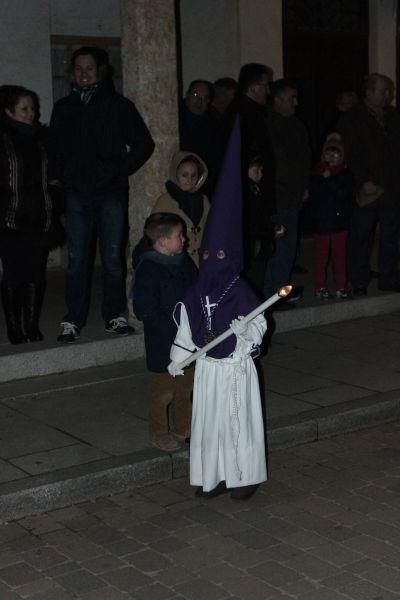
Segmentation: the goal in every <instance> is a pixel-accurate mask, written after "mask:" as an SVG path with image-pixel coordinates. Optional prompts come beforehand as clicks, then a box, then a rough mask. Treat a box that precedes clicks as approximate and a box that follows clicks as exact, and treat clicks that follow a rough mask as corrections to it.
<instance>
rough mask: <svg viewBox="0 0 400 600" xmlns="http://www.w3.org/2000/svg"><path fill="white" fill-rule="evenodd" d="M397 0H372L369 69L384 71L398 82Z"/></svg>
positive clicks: (371, 70)
mask: <svg viewBox="0 0 400 600" xmlns="http://www.w3.org/2000/svg"><path fill="white" fill-rule="evenodd" d="M396 5H397V2H395V0H370V5H369V22H370V25H369V30H370V36H369V71H370V73H383V74H384V75H387V76H388V77H390V78H391V79H393V81H394V82H396Z"/></svg>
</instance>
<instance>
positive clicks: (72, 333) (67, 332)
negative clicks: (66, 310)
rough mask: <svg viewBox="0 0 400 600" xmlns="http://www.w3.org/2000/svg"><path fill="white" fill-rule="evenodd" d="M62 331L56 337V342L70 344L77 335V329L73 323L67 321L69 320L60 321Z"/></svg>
mask: <svg viewBox="0 0 400 600" xmlns="http://www.w3.org/2000/svg"><path fill="white" fill-rule="evenodd" d="M60 325H61V327H62V332H61V333H60V335H59V336H58V338H57V342H62V343H63V344H72V343H73V342H75V340H76V339H77V338H78V337H79V329H78V327H77V326H76V325H75V323H69V321H63V322H62V323H60Z"/></svg>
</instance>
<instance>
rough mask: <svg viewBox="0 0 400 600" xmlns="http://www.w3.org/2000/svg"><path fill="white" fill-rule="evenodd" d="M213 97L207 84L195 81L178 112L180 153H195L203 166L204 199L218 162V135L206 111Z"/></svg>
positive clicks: (215, 172)
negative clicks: (205, 172) (205, 177)
mask: <svg viewBox="0 0 400 600" xmlns="http://www.w3.org/2000/svg"><path fill="white" fill-rule="evenodd" d="M213 93H214V92H213V85H212V83H211V82H210V81H206V80H203V79H195V80H194V81H192V82H191V83H190V84H189V87H188V90H187V92H186V96H185V98H184V100H183V102H182V104H181V105H180V108H179V145H180V149H181V150H186V151H187V152H194V153H195V154H197V155H198V156H200V158H201V159H202V160H204V162H205V163H206V165H207V169H208V178H207V182H206V185H205V187H204V188H203V189H204V192H205V193H206V194H207V195H210V194H211V191H212V189H213V187H214V185H215V182H216V178H217V175H218V168H219V163H220V160H221V158H220V155H221V150H220V144H219V141H218V131H216V128H215V125H214V122H213V119H212V117H211V115H210V113H209V111H208V107H209V104H210V101H211V100H212V98H213Z"/></svg>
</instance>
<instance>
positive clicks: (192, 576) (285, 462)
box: [0, 424, 400, 600]
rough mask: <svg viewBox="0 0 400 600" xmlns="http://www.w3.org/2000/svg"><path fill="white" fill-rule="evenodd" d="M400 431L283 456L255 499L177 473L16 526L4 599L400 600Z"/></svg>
mask: <svg viewBox="0 0 400 600" xmlns="http://www.w3.org/2000/svg"><path fill="white" fill-rule="evenodd" d="M399 428H400V425H399V424H390V425H385V426H381V427H379V428H375V429H370V430H368V431H364V432H359V433H353V434H347V435H342V436H339V437H335V438H332V439H331V440H326V441H322V442H317V443H314V444H308V445H304V446H299V447H297V448H294V449H291V450H282V451H276V452H273V453H272V454H271V455H270V471H271V479H270V481H269V482H268V483H266V484H264V485H262V486H261V488H260V489H259V491H258V493H257V494H256V495H255V496H254V497H253V498H252V499H251V500H250V501H249V502H247V503H238V502H234V501H232V500H230V498H229V497H228V496H222V497H219V498H217V499H214V500H208V501H199V500H195V499H194V497H193V490H192V489H191V488H190V487H189V485H188V482H187V480H186V479H178V480H175V481H171V482H169V483H165V484H163V485H155V486H152V487H147V488H143V489H141V490H137V491H135V492H129V493H123V494H118V495H114V496H111V497H109V498H107V499H103V500H99V501H96V502H86V503H82V504H79V505H75V506H72V507H69V508H66V509H62V510H57V511H53V512H51V513H48V514H45V515H42V516H39V517H32V518H26V519H23V520H20V521H17V522H13V523H9V524H4V525H2V526H0V598H1V600H12V599H14V600H17V599H19V598H32V599H35V600H68V599H69V600H72V599H73V598H74V599H79V600H128V599H132V600H133V599H136V600H146V599H149V600H157V599H160V600H164V599H165V600H167V599H178V598H179V599H181V600H183V599H187V600H212V599H214V600H218V599H220V598H221V599H223V598H235V599H243V600H247V599H249V600H250V599H251V600H278V599H284V598H287V599H289V598H295V599H298V600H340V599H342V600H344V599H346V598H347V599H349V598H350V599H352V600H391V599H394V598H399V597H400V569H399V566H400V498H399V490H400V435H399Z"/></svg>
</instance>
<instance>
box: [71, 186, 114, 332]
mask: <svg viewBox="0 0 400 600" xmlns="http://www.w3.org/2000/svg"><path fill="white" fill-rule="evenodd" d="M125 224H126V198H125V193H124V192H109V193H104V194H98V195H89V194H87V195H86V194H78V193H69V194H67V199H66V223H65V228H66V233H67V246H68V269H67V280H66V304H67V311H68V312H67V314H66V316H65V317H64V320H65V321H69V322H70V323H74V324H75V325H76V326H77V327H78V328H79V329H80V328H81V327H83V326H84V325H85V323H86V318H87V314H88V311H89V298H90V293H89V292H90V290H89V285H90V281H89V267H90V265H89V258H90V256H91V243H92V240H93V231H94V227H95V225H97V235H98V239H99V247H100V253H101V261H102V268H103V302H102V309H101V310H102V316H103V319H104V321H105V323H108V321H110V320H111V319H113V318H115V317H118V316H119V315H120V314H121V313H122V312H123V311H124V310H125V307H126V297H125V278H124V273H123V269H122V257H121V247H122V242H123V239H124V233H125Z"/></svg>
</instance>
